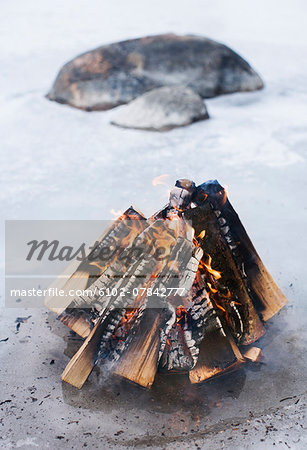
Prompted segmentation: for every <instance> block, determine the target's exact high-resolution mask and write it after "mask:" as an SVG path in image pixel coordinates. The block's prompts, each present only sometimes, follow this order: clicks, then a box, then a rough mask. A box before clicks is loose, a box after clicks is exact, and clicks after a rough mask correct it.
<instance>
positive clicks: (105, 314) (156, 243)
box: [62, 220, 177, 387]
mask: <svg viewBox="0 0 307 450" xmlns="http://www.w3.org/2000/svg"><path fill="white" fill-rule="evenodd" d="M176 238H177V236H176V234H175V232H174V231H173V230H172V229H171V228H169V227H167V226H166V224H165V222H163V221H161V220H158V221H156V222H154V223H153V224H152V225H151V226H149V227H148V228H147V229H145V230H144V231H143V233H141V235H140V236H139V237H138V239H136V240H135V241H134V245H131V246H129V247H127V248H126V249H125V250H124V252H123V254H122V256H121V258H118V259H117V260H116V261H115V262H114V263H113V265H111V266H110V267H109V268H108V269H106V270H105V271H104V272H103V274H102V275H101V277H100V278H99V279H98V280H97V281H96V282H95V283H94V285H93V286H92V290H91V292H92V294H91V295H90V296H88V297H81V298H80V297H79V299H75V300H74V302H75V304H74V305H71V307H77V306H78V304H79V305H80V306H82V307H84V304H85V305H88V306H90V305H91V306H92V307H93V306H95V309H96V312H95V313H94V317H95V316H96V320H97V313H98V320H97V323H96V325H95V327H94V329H93V330H92V332H91V333H90V335H89V336H88V338H87V339H86V341H85V342H84V343H83V345H82V347H81V348H80V349H79V351H78V352H77V354H76V355H75V356H74V357H73V358H72V360H71V361H70V362H69V364H68V366H67V367H66V369H65V370H64V372H63V375H62V379H63V381H66V382H68V383H70V384H73V385H74V386H76V387H81V386H82V385H83V384H84V382H85V381H86V379H87V378H88V375H89V374H90V372H91V370H92V369H93V367H94V365H95V364H96V362H97V359H99V357H101V356H102V355H103V353H104V350H105V346H106V344H107V342H108V340H109V338H110V337H111V336H112V334H113V332H115V328H116V326H117V325H118V324H119V323H120V321H121V319H122V317H123V316H124V314H125V310H126V308H128V307H129V306H131V303H132V304H133V303H134V302H133V300H132V299H131V296H132V295H131V293H132V292H133V291H134V290H137V291H138V290H139V289H140V288H141V287H142V286H143V285H144V284H146V283H147V282H148V280H149V279H150V277H151V276H152V274H153V273H154V272H155V271H156V270H157V267H161V264H162V263H163V261H161V260H159V259H158V258H159V256H160V255H159V253H157V251H158V249H159V248H161V246H162V244H164V243H166V244H167V245H168V247H167V249H168V250H167V251H168V252H169V253H170V252H171V249H172V247H173V246H175V244H176V242H177V241H176ZM136 249H137V250H138V251H137V252H136V251H135V250H136ZM140 250H141V252H142V253H141V254H140ZM118 279H119V281H118V282H117V284H115V287H114V289H115V291H116V293H118V292H119V295H118V296H115V297H114V299H113V298H112V296H111V297H110V298H109V300H106V297H105V296H104V295H103V296H101V295H102V292H104V291H105V290H106V289H107V288H108V287H109V286H110V285H113V286H114V281H115V280H118ZM122 292H124V293H127V296H126V295H124V296H122V295H121V293H122ZM78 302H79V303H78ZM96 344H97V345H98V344H99V345H98V347H99V348H97V345H96Z"/></svg>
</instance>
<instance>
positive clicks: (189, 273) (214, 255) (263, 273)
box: [48, 179, 287, 388]
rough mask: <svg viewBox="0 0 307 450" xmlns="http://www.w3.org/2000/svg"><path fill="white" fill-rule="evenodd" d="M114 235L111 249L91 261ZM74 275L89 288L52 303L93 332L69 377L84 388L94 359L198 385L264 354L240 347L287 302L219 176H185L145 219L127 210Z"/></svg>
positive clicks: (85, 332) (148, 378)
mask: <svg viewBox="0 0 307 450" xmlns="http://www.w3.org/2000/svg"><path fill="white" fill-rule="evenodd" d="M124 218H130V219H131V218H133V220H132V221H131V223H130V222H128V223H126V222H125V221H124ZM111 239H113V241H112V242H113V246H114V247H115V251H114V252H113V253H112V255H109V256H108V257H107V258H106V259H102V258H100V259H99V260H98V262H97V261H94V262H93V261H92V260H91V257H97V255H98V256H99V255H100V252H101V249H103V248H104V247H106V248H107V247H108V246H109V247H110V245H111V244H112V243H111ZM114 242H115V244H116V245H114ZM81 273H85V274H86V275H85V277H84V278H85V279H86V282H85V280H83V281H82V282H81V281H80V279H79V275H80V274H81ZM74 283H80V284H79V286H80V285H81V284H82V283H83V284H82V285H83V286H85V287H87V288H89V289H88V292H86V294H85V295H82V296H79V297H75V298H74V299H73V300H72V301H71V302H70V303H69V304H66V305H65V308H63V305H62V307H61V308H60V306H61V305H59V304H57V303H55V306H54V303H51V302H50V300H48V305H49V306H50V307H51V309H53V310H55V311H56V312H57V313H58V314H60V316H59V318H60V320H61V321H63V322H64V323H65V324H67V325H68V326H69V327H70V328H72V329H73V330H75V331H76V332H77V333H79V334H80V335H81V336H83V337H85V338H86V339H85V341H84V343H83V345H82V346H81V348H80V349H79V351H78V352H77V353H76V354H75V355H74V357H73V358H72V359H71V361H70V362H69V363H68V365H67V367H66V368H65V370H64V372H63V375H62V379H63V380H64V381H66V382H68V383H71V384H72V385H74V386H76V387H78V388H81V387H82V385H83V384H84V382H85V381H86V379H87V377H88V376H89V374H90V373H91V371H92V369H93V367H94V366H95V365H96V364H97V365H99V366H100V367H101V368H102V370H108V372H109V373H110V374H113V375H116V376H120V377H122V378H125V379H127V380H129V381H131V382H133V383H136V384H139V385H140V386H143V387H146V388H150V387H151V385H152V383H153V382H154V379H155V375H156V372H157V370H161V371H168V372H181V373H188V374H189V380H190V382H191V383H193V384H194V383H201V382H203V381H205V380H207V379H209V378H212V377H215V376H218V375H221V374H223V373H226V372H229V371H231V370H234V369H236V368H237V367H239V366H240V365H241V364H243V363H244V362H246V361H251V362H259V361H260V359H261V350H260V349H258V348H256V347H250V348H249V349H248V350H246V349H245V350H242V347H240V348H239V346H242V345H248V344H251V343H253V342H254V341H256V340H258V339H259V338H260V337H261V336H262V335H263V334H264V332H265V328H264V324H263V322H262V320H267V319H268V318H270V317H271V316H272V315H273V314H274V313H276V312H277V311H278V310H279V309H280V308H281V307H282V306H283V305H284V304H285V303H286V301H287V300H286V298H285V297H284V295H283V294H282V293H281V291H280V290H279V289H278V287H277V286H276V284H275V283H274V281H273V279H272V277H271V275H270V274H269V273H268V272H267V270H266V269H265V267H264V265H263V263H262V261H261V259H260V257H259V255H258V254H257V253H256V250H255V249H254V247H253V245H252V243H251V241H250V239H249V237H248V235H247V233H246V231H245V229H244V228H243V225H242V224H241V222H240V220H239V218H238V216H237V214H236V213H235V211H234V209H233V208H232V206H231V204H230V202H229V201H228V199H227V195H226V192H225V190H224V189H223V188H222V187H221V186H220V185H219V183H218V182H217V181H209V182H206V183H203V184H202V185H200V186H198V187H196V186H195V184H194V183H193V182H192V181H190V180H185V179H182V180H178V181H177V182H176V185H175V187H174V188H173V189H172V190H171V193H170V199H169V203H168V204H167V205H166V206H165V207H164V208H162V209H161V210H160V211H158V212H157V213H156V214H154V215H153V216H152V217H150V218H149V219H147V220H146V219H145V218H144V216H143V215H142V214H141V213H139V212H138V211H136V210H135V209H134V208H132V207H131V208H129V209H128V210H127V211H126V213H124V215H123V216H121V218H119V219H118V220H117V221H116V222H115V223H114V225H113V226H112V227H111V228H110V229H109V230H107V232H105V233H104V235H103V236H102V237H101V238H100V239H99V243H98V244H97V245H96V246H94V249H93V250H92V252H91V253H89V254H88V257H87V259H86V260H85V261H84V262H82V263H81V264H80V265H79V267H77V269H76V268H75V267H74V268H73V270H72V272H71V275H70V278H69V280H68V282H67V284H65V283H64V286H65V288H66V289H68V287H70V288H71V284H74ZM241 351H242V353H241Z"/></svg>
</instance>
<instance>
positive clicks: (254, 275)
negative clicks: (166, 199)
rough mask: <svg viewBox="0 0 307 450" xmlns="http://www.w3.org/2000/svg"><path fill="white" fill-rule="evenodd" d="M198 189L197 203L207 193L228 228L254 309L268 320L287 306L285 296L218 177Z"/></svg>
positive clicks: (230, 244)
mask: <svg viewBox="0 0 307 450" xmlns="http://www.w3.org/2000/svg"><path fill="white" fill-rule="evenodd" d="M197 189H198V198H199V200H198V202H199V203H201V202H202V200H201V197H203V196H204V195H206V196H208V200H209V201H210V203H211V205H212V207H213V208H214V211H215V213H216V215H217V216H218V223H219V226H220V227H223V228H224V229H225V228H226V227H228V228H229V232H228V236H227V238H228V239H227V242H228V245H229V248H230V249H231V251H232V254H233V256H234V260H235V261H236V264H237V267H238V268H239V270H240V271H241V273H242V274H243V276H244V279H245V282H246V286H247V288H248V289H249V290H250V293H251V298H252V300H253V303H254V305H255V307H256V309H257V311H258V312H259V313H261V316H262V319H263V320H264V321H267V320H268V319H270V318H271V317H272V316H274V314H276V313H277V312H278V311H279V310H280V309H281V308H282V307H283V306H284V305H286V303H287V302H288V300H287V298H286V297H285V295H284V294H283V293H282V291H281V290H280V289H279V287H278V286H277V285H276V283H275V281H274V280H273V278H272V276H271V275H270V273H269V272H268V270H267V269H266V267H265V266H264V264H263V262H262V260H261V258H260V256H259V255H258V253H257V251H256V249H255V247H254V245H253V244H252V242H251V240H250V238H249V236H248V234H247V232H246V230H245V228H244V226H243V225H242V223H241V221H240V219H239V216H238V214H237V213H236V211H235V210H234V208H233V207H232V205H231V203H230V201H229V199H228V198H227V194H226V192H225V189H224V188H223V187H222V186H221V185H220V184H219V183H218V181H217V180H212V181H208V182H206V183H203V184H202V185H200V186H199V187H198V188H197Z"/></svg>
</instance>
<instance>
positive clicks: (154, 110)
mask: <svg viewBox="0 0 307 450" xmlns="http://www.w3.org/2000/svg"><path fill="white" fill-rule="evenodd" d="M208 118H209V115H208V112H207V109H206V106H205V104H204V102H203V100H202V98H201V97H200V96H199V95H198V94H196V93H195V92H194V91H192V89H190V88H186V87H183V86H172V87H168V86H167V87H162V88H158V89H153V90H152V91H150V92H147V93H146V94H143V95H142V96H141V97H139V98H137V99H135V100H133V101H132V102H130V103H129V104H128V105H126V106H123V107H122V108H121V109H120V110H119V111H118V113H117V115H116V116H115V118H114V119H113V121H112V123H113V124H114V125H118V126H121V127H124V128H139V129H143V130H154V131H166V130H170V129H172V128H175V127H182V126H184V125H188V124H190V123H192V122H196V121H197V120H203V119H208Z"/></svg>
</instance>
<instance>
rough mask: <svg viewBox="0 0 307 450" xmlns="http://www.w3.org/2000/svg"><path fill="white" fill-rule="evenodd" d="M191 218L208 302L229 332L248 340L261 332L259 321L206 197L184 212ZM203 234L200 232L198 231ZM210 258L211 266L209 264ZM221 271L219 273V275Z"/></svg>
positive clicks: (262, 328)
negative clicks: (203, 257) (200, 253)
mask: <svg viewBox="0 0 307 450" xmlns="http://www.w3.org/2000/svg"><path fill="white" fill-rule="evenodd" d="M185 217H187V218H189V219H191V220H192V224H193V228H194V229H195V236H200V239H199V245H200V247H201V248H202V249H203V251H204V254H205V255H209V256H208V257H207V260H205V259H204V260H203V267H202V269H203V272H204V277H205V279H206V285H207V286H208V287H209V290H210V296H211V299H212V302H213V303H214V304H215V306H216V308H217V309H218V310H220V311H221V313H220V315H221V317H222V318H223V320H224V321H225V322H226V323H227V325H228V327H229V328H230V330H231V332H232V334H233V336H234V337H235V338H236V339H237V340H238V341H240V343H241V344H250V343H252V342H254V341H256V340H257V339H259V338H260V337H261V336H262V335H263V334H264V332H265V329H264V327H263V324H262V322H261V320H260V318H259V316H258V314H257V312H256V310H255V307H254V305H253V303H252V301H251V299H250V297H249V294H248V291H247V289H246V286H245V284H244V282H243V279H242V276H241V274H240V272H239V271H238V268H237V266H236V264H235V262H234V258H233V255H232V253H231V251H230V249H229V247H228V245H227V241H226V237H227V236H226V237H225V234H224V233H225V231H227V228H226V230H225V229H224V230H220V228H219V226H218V218H217V217H216V215H215V214H214V211H213V209H212V208H211V206H210V203H209V202H208V201H205V202H204V203H203V204H202V205H201V206H198V207H196V208H193V209H191V210H189V211H187V212H186V213H185ZM203 230H205V235H204V236H202V234H201V233H202V231H203ZM211 259H212V260H213V261H214V269H213V268H212V267H211V264H210V262H211ZM221 274H222V275H221Z"/></svg>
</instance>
